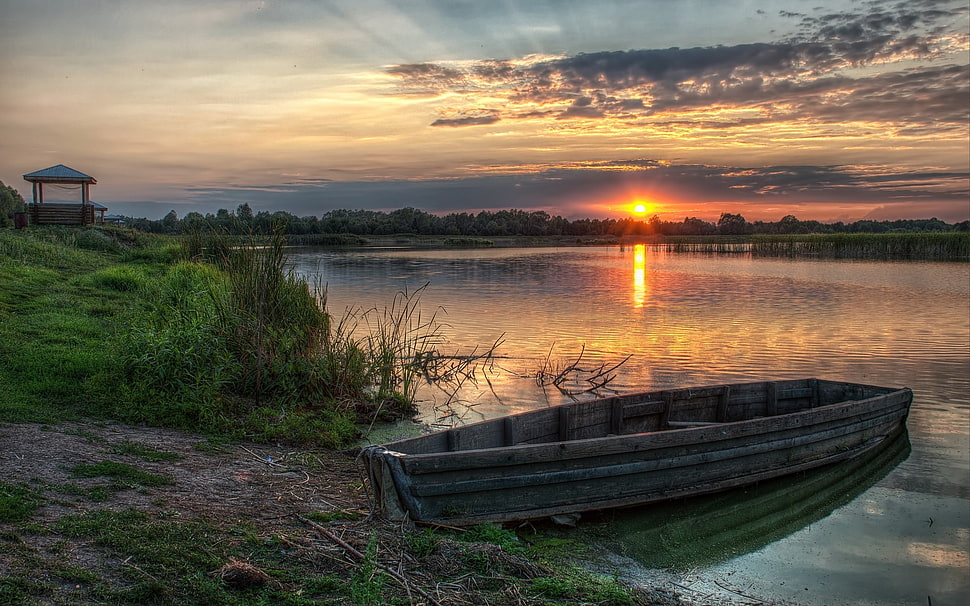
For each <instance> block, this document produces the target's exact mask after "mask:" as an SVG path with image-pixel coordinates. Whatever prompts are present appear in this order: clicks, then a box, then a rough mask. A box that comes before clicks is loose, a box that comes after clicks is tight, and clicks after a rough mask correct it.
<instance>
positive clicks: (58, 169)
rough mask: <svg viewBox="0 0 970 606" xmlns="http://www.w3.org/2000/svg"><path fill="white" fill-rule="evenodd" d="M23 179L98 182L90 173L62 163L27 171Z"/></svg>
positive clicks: (33, 180)
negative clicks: (86, 173) (30, 171)
mask: <svg viewBox="0 0 970 606" xmlns="http://www.w3.org/2000/svg"><path fill="white" fill-rule="evenodd" d="M24 180H25V181H30V182H34V183H91V184H92V185H94V184H97V182H98V181H97V179H95V178H94V177H92V176H91V175H85V174H84V173H82V172H81V171H78V170H74V169H73V168H71V167H70V166H64V165H63V164H58V165H57V166H51V167H50V168H45V169H43V170H35V171H34V172H32V173H27V174H26V175H24Z"/></svg>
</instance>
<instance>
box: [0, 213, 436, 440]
mask: <svg viewBox="0 0 970 606" xmlns="http://www.w3.org/2000/svg"><path fill="white" fill-rule="evenodd" d="M237 244H238V242H237V241H235V240H234V241H232V242H231V243H230V242H228V241H224V240H219V239H218V238H211V237H210V238H207V239H204V240H203V239H195V240H187V241H181V242H178V243H176V242H174V241H172V240H168V239H160V238H148V237H146V236H145V235H143V234H138V233H137V232H131V231H125V230H98V229H86V230H79V229H69V228H63V229H56V228H51V229H36V228H35V229H30V230H23V231H16V232H15V231H3V232H0V284H2V285H3V288H2V290H0V314H2V320H3V321H2V324H0V348H2V349H0V352H2V354H3V359H4V361H5V363H4V364H3V365H0V390H2V391H0V418H3V419H6V420H10V421H40V422H55V421H58V420H66V419H76V418H79V417H105V418H113V419H120V420H124V421H127V422H138V423H148V424H152V425H157V426H165V427H180V428H188V429H193V430H200V431H204V432H207V433H210V434H218V435H225V436H230V437H243V436H248V437H253V438H257V439H264V440H282V441H290V442H294V443H307V444H315V445H318V446H324V447H331V448H336V447H341V446H344V445H347V444H349V443H350V442H352V441H353V440H354V439H355V438H356V436H357V429H356V425H355V424H356V423H358V422H370V421H372V420H373V419H374V417H375V416H376V415H377V414H378V412H379V413H380V414H381V415H383V416H385V417H390V418H395V417H401V416H407V415H408V414H410V412H411V409H410V400H409V397H410V395H411V394H410V390H411V389H412V388H413V384H414V382H413V376H412V375H413V365H411V364H410V363H409V362H408V359H407V358H408V356H411V357H412V358H413V357H414V356H417V355H421V354H422V353H423V350H422V347H423V346H424V342H423V339H424V338H425V337H428V336H429V333H433V327H424V326H412V324H411V318H410V317H408V316H407V315H406V314H407V313H408V312H409V311H410V308H409V307H408V306H407V305H404V306H402V315H401V316H399V317H393V318H389V319H388V320H387V321H385V322H383V323H382V322H376V323H372V326H373V327H375V328H374V330H372V331H371V332H370V333H368V334H366V335H364V336H361V335H359V334H356V331H355V330H354V329H355V328H356V325H355V324H354V322H355V321H359V318H349V319H348V318H342V319H337V320H334V319H333V318H331V317H330V316H329V314H327V312H326V310H325V309H324V307H323V304H322V303H321V302H320V301H318V300H317V299H316V298H315V297H314V296H313V295H312V294H311V292H310V289H309V286H308V285H307V283H305V282H304V281H302V280H299V279H296V278H295V277H294V276H292V275H291V274H290V273H288V271H287V269H286V265H285V255H284V251H283V241H282V239H280V238H271V239H269V240H267V241H263V242H261V244H262V245H261V246H259V247H249V246H238V245H237ZM423 330H427V332H422V331H423Z"/></svg>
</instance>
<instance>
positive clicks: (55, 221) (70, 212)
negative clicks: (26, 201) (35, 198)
mask: <svg viewBox="0 0 970 606" xmlns="http://www.w3.org/2000/svg"><path fill="white" fill-rule="evenodd" d="M27 213H28V214H29V215H30V223H31V225H94V207H93V206H91V205H90V204H88V205H81V204H60V203H49V202H45V203H43V204H30V205H28V207H27Z"/></svg>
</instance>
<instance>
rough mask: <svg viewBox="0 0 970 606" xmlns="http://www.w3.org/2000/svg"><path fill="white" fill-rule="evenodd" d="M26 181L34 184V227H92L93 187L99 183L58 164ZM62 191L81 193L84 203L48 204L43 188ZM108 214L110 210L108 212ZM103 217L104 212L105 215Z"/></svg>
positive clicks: (31, 174) (40, 171)
mask: <svg viewBox="0 0 970 606" xmlns="http://www.w3.org/2000/svg"><path fill="white" fill-rule="evenodd" d="M24 180H25V181H29V182H30V183H31V184H33V200H32V202H31V203H30V205H29V207H28V213H29V215H30V222H31V223H32V224H34V225H92V224H93V223H94V205H93V203H92V202H91V190H90V187H91V186H92V185H96V184H97V183H98V181H97V179H95V178H94V177H92V176H90V175H85V174H84V173H82V172H80V171H77V170H74V169H73V168H71V167H69V166H64V165H63V164H58V165H57V166H51V167H50V168H45V169H43V170H37V171H34V172H32V173H27V174H26V175H24ZM45 184H46V185H51V186H54V187H60V188H62V189H78V188H79V189H80V190H81V203H80V204H71V203H61V202H57V203H50V202H49V203H45V202H44V185H45ZM105 210H107V209H105ZM102 214H103V212H102Z"/></svg>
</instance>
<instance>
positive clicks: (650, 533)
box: [593, 432, 910, 570]
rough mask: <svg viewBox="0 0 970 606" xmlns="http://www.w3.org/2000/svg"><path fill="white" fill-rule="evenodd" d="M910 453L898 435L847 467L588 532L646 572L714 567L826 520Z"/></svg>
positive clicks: (643, 513) (622, 516) (612, 520)
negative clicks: (614, 546) (603, 537)
mask: <svg viewBox="0 0 970 606" xmlns="http://www.w3.org/2000/svg"><path fill="white" fill-rule="evenodd" d="M909 453H910V442H909V436H908V434H906V433H905V432H903V433H902V434H900V435H898V436H896V437H895V438H893V439H892V440H890V441H889V442H888V443H887V444H883V445H882V446H880V447H878V448H876V449H875V451H874V452H869V453H867V454H865V455H863V456H862V457H859V458H857V459H853V460H851V461H845V462H843V463H839V464H835V465H831V466H828V467H824V468H821V469H817V470H814V471H810V472H806V473H803V474H798V475H796V476H790V477H785V478H779V479H776V480H772V481H769V482H763V483H761V484H759V485H757V486H753V487H747V488H739V489H737V490H732V491H729V492H725V493H721V494H717V495H711V496H706V497H697V498H693V499H687V500H684V501H679V502H674V503H668V504H663V505H655V506H651V507H646V508H641V509H633V510H627V511H621V512H615V513H613V514H611V515H610V517H609V519H608V520H606V521H603V522H601V525H600V526H599V528H598V529H597V528H594V530H593V532H599V533H603V534H604V535H606V536H607V537H608V540H609V541H611V542H614V543H616V544H617V545H618V551H619V552H620V553H624V554H626V555H628V556H629V557H631V558H633V559H635V560H637V561H638V562H640V563H641V564H643V565H644V566H647V567H650V568H675V569H680V570H687V569H690V568H694V567H698V566H712V565H716V564H718V563H720V562H723V561H725V560H728V559H730V558H733V557H736V556H739V555H741V554H744V553H748V552H751V551H755V550H757V549H760V548H761V547H764V546H765V545H767V544H769V543H771V542H773V541H777V540H779V539H781V538H784V537H786V536H788V535H790V534H792V533H794V532H796V531H798V530H800V529H802V528H804V527H806V526H808V525H809V524H812V523H814V522H817V521H818V520H821V519H823V518H825V517H826V516H828V515H830V514H831V513H832V512H833V511H834V510H835V509H836V508H838V507H841V506H843V505H845V504H846V503H849V502H850V501H852V500H853V499H855V498H856V497H858V496H859V495H861V494H862V493H864V492H865V491H866V490H868V489H869V488H870V487H872V486H873V485H875V484H876V483H877V482H878V481H879V480H881V479H882V478H884V477H885V476H886V475H887V474H888V473H889V472H890V471H892V469H893V468H895V467H896V466H897V465H899V463H901V462H902V461H904V460H906V458H907V457H908V456H909Z"/></svg>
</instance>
